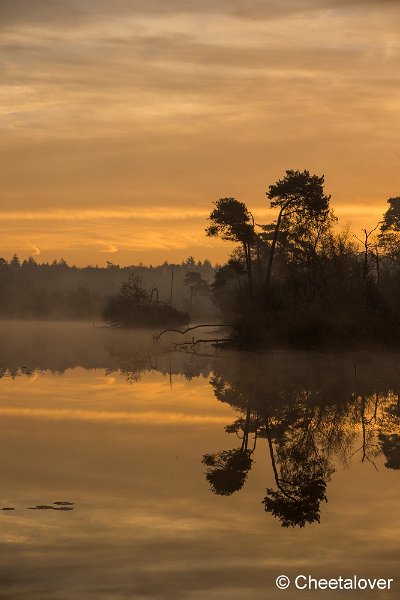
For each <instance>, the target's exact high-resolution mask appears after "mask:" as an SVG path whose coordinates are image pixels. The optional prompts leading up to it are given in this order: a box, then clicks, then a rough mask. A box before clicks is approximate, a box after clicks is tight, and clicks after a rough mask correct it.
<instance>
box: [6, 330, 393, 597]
mask: <svg viewBox="0 0 400 600" xmlns="http://www.w3.org/2000/svg"><path fill="white" fill-rule="evenodd" d="M0 335H1V340H2V343H1V347H0V375H1V378H0V414H1V436H0V469H1V478H2V488H1V489H2V491H1V499H0V503H1V506H0V508H13V509H14V510H3V511H0V519H1V520H2V522H1V536H0V552H1V561H0V565H1V566H0V572H1V591H0V597H1V598H7V599H8V598H10V599H21V600H22V599H24V600H25V599H27V600H30V599H38V600H39V599H40V600H43V599H50V600H53V599H54V600H70V599H74V600H75V599H76V600H78V599H79V600H86V599H89V600H91V599H101V600H103V599H104V600H105V599H107V600H108V599H116V600H117V599H118V600H120V599H121V600H122V599H128V598H129V599H135V600H137V599H140V600H141V599H153V598H154V599H158V598H160V599H161V598H162V599H164V598H165V599H171V600H172V599H174V600H177V599H190V600H203V599H204V598H206V597H207V598H210V599H211V600H225V599H227V600H228V599H229V600H236V599H239V598H240V599H241V600H243V599H247V598H248V599H249V600H250V599H251V600H258V599H263V600H264V599H266V598H282V599H289V598H297V597H302V598H309V597H313V598H314V597H315V598H317V597H320V596H321V595H322V597H324V598H327V599H329V600H330V599H331V598H338V597H339V598H340V597H341V596H342V595H344V597H347V596H348V595H349V594H350V596H351V597H353V598H378V599H379V598H398V597H399V585H398V582H397V581H395V584H394V586H393V589H392V591H377V590H375V591H362V592H361V591H352V592H347V594H346V592H344V591H343V592H338V591H328V590H326V591H315V592H310V591H303V592H301V591H298V590H297V591H296V590H295V589H293V588H290V589H288V590H286V591H278V590H277V589H276V587H275V579H276V577H277V576H278V575H281V574H286V575H288V576H289V577H292V578H293V577H295V576H296V575H299V574H303V573H304V574H306V575H308V574H311V575H313V576H314V577H325V578H329V577H339V576H343V577H350V576H353V575H358V576H359V577H369V578H373V577H381V578H395V580H396V576H397V575H398V572H399V558H400V541H399V528H400V516H399V509H398V507H399V500H398V499H399V492H400V471H399V469H400V400H399V389H400V388H399V386H400V372H399V368H398V365H399V358H400V357H399V356H395V355H389V354H388V355H383V354H382V353H380V354H377V355H374V354H371V353H358V354H351V355H350V354H343V355H340V356H338V355H336V356H333V355H328V354H326V355H324V354H307V353H285V352H277V353H273V354H269V355H266V356H264V357H261V356H256V355H250V354H246V353H240V354H236V353H229V354H226V353H221V352H219V353H216V352H215V351H214V350H211V349H210V348H208V349H203V350H202V352H201V354H202V355H201V356H196V355H194V354H190V353H185V352H171V351H170V350H171V348H172V347H173V346H172V343H171V340H172V339H173V338H171V337H169V338H168V337H166V338H163V343H162V345H158V346H155V345H153V343H152V335H151V332H142V333H140V334H137V333H134V332H118V331H113V330H104V329H94V328H91V327H89V326H87V325H82V324H80V325H74V324H64V325H56V324H29V323H26V324H12V323H3V324H1V325H0ZM55 503H68V504H55ZM37 507H50V508H37ZM60 508H62V509H63V510H54V509H60ZM69 509H72V510H69Z"/></svg>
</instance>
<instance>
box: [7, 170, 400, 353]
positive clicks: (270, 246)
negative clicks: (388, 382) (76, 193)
mask: <svg viewBox="0 0 400 600" xmlns="http://www.w3.org/2000/svg"><path fill="white" fill-rule="evenodd" d="M266 195H267V198H268V201H269V207H270V208H271V209H273V210H275V215H276V217H275V219H274V220H273V221H272V222H269V223H266V224H260V223H258V222H257V221H258V219H257V218H256V216H254V215H253V214H252V213H251V212H250V210H249V209H248V207H247V206H246V204H245V203H244V202H242V201H240V200H238V199H236V198H234V197H226V198H220V199H219V200H217V201H216V202H215V203H214V208H213V209H212V211H211V213H210V215H209V222H210V224H209V226H208V227H207V229H206V234H207V235H208V236H210V237H220V238H221V239H222V240H226V241H228V242H230V243H231V244H232V243H234V244H236V248H235V249H234V250H233V252H232V254H231V256H230V258H229V260H228V261H227V263H226V264H224V265H216V266H212V265H211V263H210V262H209V261H207V260H206V261H204V262H197V263H196V262H195V260H194V259H193V257H189V258H188V259H187V260H186V261H183V262H182V263H181V264H168V263H166V262H165V263H164V264H163V265H160V266H158V267H153V266H150V267H146V266H144V265H142V264H139V265H137V266H131V267H120V266H119V265H115V264H112V263H108V264H107V267H106V268H101V267H97V266H96V267H93V266H88V267H85V268H77V267H74V266H73V267H71V266H68V265H67V264H66V263H65V261H63V260H61V261H58V262H57V261H54V262H53V263H52V264H37V263H36V262H35V260H34V259H33V258H29V259H28V260H24V261H23V262H20V260H19V258H18V257H17V256H16V255H15V256H14V257H13V258H12V259H11V260H10V261H6V260H5V259H0V289H1V295H0V318H3V319H7V318H13V319H20V318H23V319H29V318H31V319H91V320H104V321H105V322H106V323H108V324H109V325H112V326H125V327H136V328H137V327H147V326H150V327H154V328H159V327H162V326H163V325H165V326H168V325H169V326H180V325H186V324H187V323H188V322H189V321H192V322H193V321H196V322H197V323H199V322H200V323H201V322H202V321H203V322H209V321H207V318H208V317H210V316H212V317H218V318H219V320H220V322H221V323H225V324H230V325H231V326H232V333H231V335H230V339H229V341H230V342H231V343H234V344H236V345H238V346H240V347H247V348H250V347H253V348H256V347H276V346H278V347H282V346H283V347H299V348H310V349H313V348H318V347H333V348H341V347H353V346H354V347H356V346H357V347H363V346H365V345H366V344H367V345H371V344H375V345H376V344H378V345H380V346H397V345H398V344H399V340H400V197H393V198H390V199H389V200H388V201H387V210H386V212H384V214H383V216H382V219H381V220H380V221H379V222H378V223H377V224H376V225H375V226H374V227H372V228H370V229H367V228H364V229H363V230H362V234H360V235H356V234H355V233H352V232H351V231H350V229H349V227H345V228H344V229H340V227H339V224H338V219H337V218H336V216H335V214H334V212H333V210H332V208H331V203H330V202H331V197H330V195H328V194H327V193H326V192H325V181H324V176H319V175H313V174H310V172H309V171H307V170H304V171H295V170H287V171H286V173H285V174H284V176H283V178H282V179H280V180H278V181H277V182H276V183H275V184H272V185H270V186H269V188H268V189H267V191H266ZM214 321H215V319H213V322H214Z"/></svg>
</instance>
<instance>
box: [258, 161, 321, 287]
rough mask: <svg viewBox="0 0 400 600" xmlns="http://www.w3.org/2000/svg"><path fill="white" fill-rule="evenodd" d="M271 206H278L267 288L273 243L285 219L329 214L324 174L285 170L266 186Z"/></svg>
mask: <svg viewBox="0 0 400 600" xmlns="http://www.w3.org/2000/svg"><path fill="white" fill-rule="evenodd" d="M266 194H267V196H268V198H269V199H270V200H271V203H270V208H279V213H278V217H277V220H276V223H275V227H274V233H273V237H272V242H271V247H270V252H269V259H268V266H267V276H266V288H267V289H268V288H269V286H270V282H271V273H272V263H273V260H274V255H275V250H276V243H277V240H278V235H279V232H280V230H281V227H282V225H283V223H284V221H285V220H288V219H293V218H296V217H297V218H299V217H301V218H302V219H312V220H314V221H318V222H323V221H325V220H327V219H328V217H329V200H330V196H327V195H326V194H325V192H324V176H323V175H322V177H318V175H310V173H309V171H306V170H305V171H293V170H288V171H286V175H285V177H284V178H283V179H280V180H279V181H277V182H276V183H275V184H274V185H270V186H269V190H268V191H267V192H266Z"/></svg>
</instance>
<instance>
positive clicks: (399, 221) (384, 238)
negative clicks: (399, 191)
mask: <svg viewBox="0 0 400 600" xmlns="http://www.w3.org/2000/svg"><path fill="white" fill-rule="evenodd" d="M387 202H388V204H389V208H388V209H387V211H386V212H385V214H384V215H383V220H382V224H381V231H380V234H379V245H380V246H381V247H382V248H383V249H384V251H385V254H386V255H387V256H389V257H390V258H391V259H392V260H394V261H395V262H397V263H398V262H400V196H397V197H395V198H389V199H388V201H387Z"/></svg>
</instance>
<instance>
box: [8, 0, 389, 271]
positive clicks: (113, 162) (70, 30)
mask: <svg viewBox="0 0 400 600" xmlns="http://www.w3.org/2000/svg"><path fill="white" fill-rule="evenodd" d="M399 30H400V2H399V1H398V0H246V1H245V0H229V1H228V0H202V1H201V2H199V1H198V0H196V1H195V0H168V2H166V1H165V0H146V2H143V0H140V1H139V0H113V2H110V1H109V0H1V1H0V69H1V71H0V73H1V77H0V133H1V135H0V155H1V156H0V256H3V257H4V258H7V259H8V258H10V257H11V256H12V255H13V254H14V252H16V253H17V254H18V255H19V256H20V257H22V258H26V257H28V256H29V255H31V256H34V257H35V259H36V260H38V261H40V262H42V261H51V260H53V259H60V258H64V259H65V260H67V262H68V263H71V264H77V265H86V264H99V265H104V264H105V263H106V261H112V262H114V263H118V264H121V265H129V264H137V263H139V262H142V263H144V264H159V263H162V262H164V260H168V261H170V262H172V261H181V260H184V259H185V258H186V257H188V256H189V255H193V256H194V257H195V258H196V259H197V260H203V259H205V258H209V259H210V260H211V261H212V262H216V261H219V262H221V261H223V260H225V259H226V258H227V256H228V254H229V252H230V251H231V249H232V247H231V246H230V245H227V244H226V243H225V242H222V241H220V240H217V239H213V238H207V237H206V235H205V232H204V229H205V227H206V226H207V216H208V215H209V213H210V211H211V210H212V206H213V205H212V203H213V202H214V201H216V200H217V199H218V198H221V197H228V196H229V197H230V196H233V197H236V198H238V199H239V200H241V201H244V202H246V204H247V205H248V206H249V208H250V209H251V210H252V211H253V213H254V215H255V217H256V221H257V222H261V223H263V222H268V221H270V220H271V219H273V217H274V213H271V211H270V210H269V208H268V200H267V197H266V195H265V192H266V190H267V189H268V186H269V185H271V184H273V183H274V182H275V181H276V180H277V179H280V178H281V177H282V176H283V175H284V173H285V171H286V169H300V170H302V169H308V170H309V171H310V172H312V173H316V174H318V175H322V174H324V175H325V182H326V192H327V193H329V194H332V200H331V203H332V207H333V208H334V210H335V213H336V215H337V216H338V217H339V218H340V224H341V225H343V226H345V225H346V224H347V223H351V225H352V229H353V230H354V231H355V232H356V233H357V234H359V233H360V230H361V228H362V227H371V228H372V227H374V226H375V225H376V223H377V222H378V221H379V220H380V218H381V216H382V214H383V212H384V211H385V210H386V200H387V199H388V198H390V197H393V196H398V195H400V169H399V163H400V145H399V143H398V140H399V134H400V118H399V117H400V86H399V82H400V68H399V67H400V38H399V35H398V32H399Z"/></svg>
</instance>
